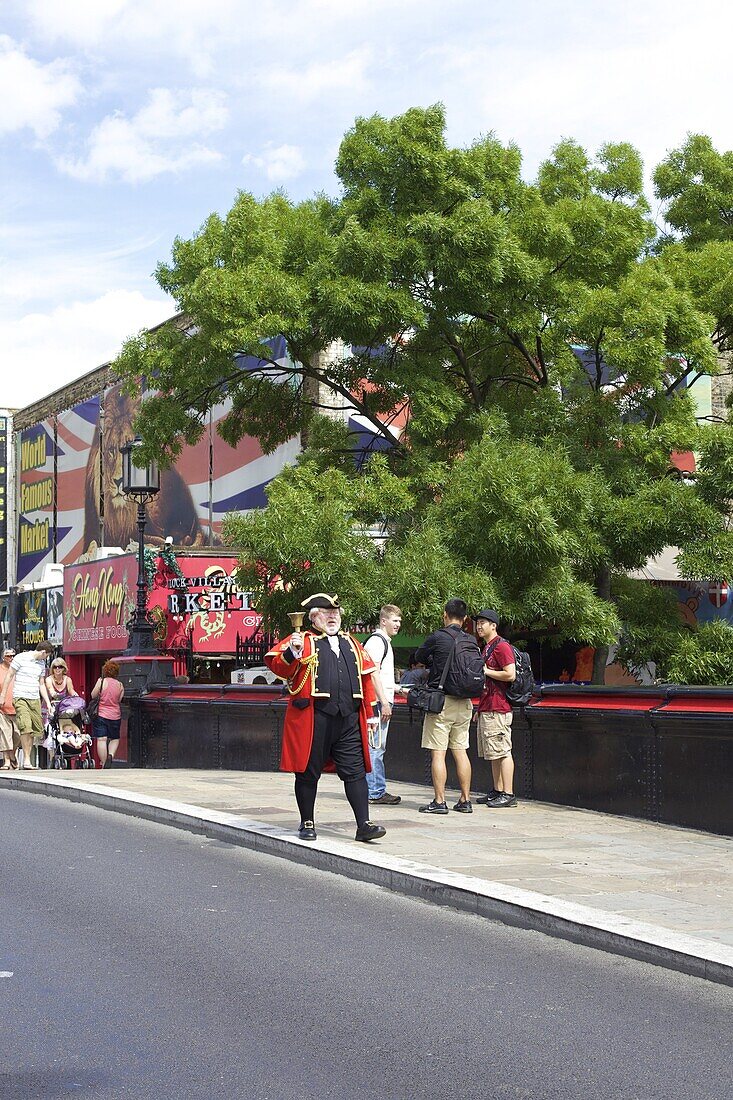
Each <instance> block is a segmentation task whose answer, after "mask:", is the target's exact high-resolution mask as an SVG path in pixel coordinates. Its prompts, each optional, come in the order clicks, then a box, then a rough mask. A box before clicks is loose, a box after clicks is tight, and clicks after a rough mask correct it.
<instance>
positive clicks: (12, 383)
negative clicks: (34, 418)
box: [0, 290, 174, 408]
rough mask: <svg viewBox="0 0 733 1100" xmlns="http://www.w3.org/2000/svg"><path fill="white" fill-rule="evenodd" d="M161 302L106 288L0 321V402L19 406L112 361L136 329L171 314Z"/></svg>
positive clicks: (168, 308) (138, 329) (136, 293)
mask: <svg viewBox="0 0 733 1100" xmlns="http://www.w3.org/2000/svg"><path fill="white" fill-rule="evenodd" d="M173 313H174V308H173V307H172V304H171V302H170V301H167V300H166V299H163V298H146V297H145V296H144V295H143V294H141V293H140V292H139V291H128V290H111V291H109V292H107V293H106V294H103V295H102V296H101V297H99V298H95V299H92V300H89V301H83V302H82V301H73V302H71V303H70V304H69V305H64V306H58V307H57V308H56V309H52V310H50V311H49V312H47V313H29V314H26V315H25V316H24V317H20V318H18V319H17V320H7V321H0V346H2V349H3V365H4V367H5V368H6V369H5V370H4V371H3V387H2V401H3V404H4V405H5V406H6V407H10V408H22V407H24V406H25V405H29V404H31V403H32V402H33V401H37V400H38V399H39V398H41V397H43V396H44V395H45V394H47V393H51V392H52V391H53V390H56V389H59V388H60V387H61V386H64V385H66V384H67V383H68V382H71V381H73V380H74V379H75V378H79V377H80V376H81V375H83V374H85V373H86V372H87V371H90V370H94V368H95V367H99V366H101V365H102V364H103V363H106V362H108V361H109V360H110V359H112V358H113V357H114V356H115V355H116V354H117V353H118V352H119V350H120V348H121V346H122V342H123V341H124V340H125V339H127V337H128V336H131V335H133V334H134V333H136V332H139V331H140V329H143V328H150V327H151V326H152V325H156V324H159V323H160V322H161V321H164V320H165V319H166V318H167V317H170V316H172V315H173Z"/></svg>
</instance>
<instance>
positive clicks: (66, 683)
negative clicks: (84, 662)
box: [45, 657, 76, 703]
mask: <svg viewBox="0 0 733 1100" xmlns="http://www.w3.org/2000/svg"><path fill="white" fill-rule="evenodd" d="M45 684H46V691H47V692H48V697H49V699H50V700H51V703H57V702H58V701H59V699H65V698H66V696H67V695H76V691H75V689H74V684H73V682H72V679H71V677H70V676H69V670H68V668H67V667H66V661H65V660H64V659H63V657H54V659H53V660H52V661H51V674H50V676H47V677H46V679H45Z"/></svg>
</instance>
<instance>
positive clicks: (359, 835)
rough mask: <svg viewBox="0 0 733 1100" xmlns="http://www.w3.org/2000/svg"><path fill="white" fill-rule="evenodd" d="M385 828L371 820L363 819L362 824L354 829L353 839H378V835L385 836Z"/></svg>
mask: <svg viewBox="0 0 733 1100" xmlns="http://www.w3.org/2000/svg"><path fill="white" fill-rule="evenodd" d="M386 835H387V830H386V829H384V828H383V827H382V826H381V825H375V824H374V822H373V821H365V822H364V824H363V825H360V826H359V828H358V829H357V830H356V837H355V838H354V839H355V840H365V841H368V840H379V839H380V837H383V836H386Z"/></svg>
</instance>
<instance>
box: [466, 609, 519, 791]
mask: <svg viewBox="0 0 733 1100" xmlns="http://www.w3.org/2000/svg"><path fill="white" fill-rule="evenodd" d="M473 620H474V622H475V623H476V633H477V634H478V636H479V638H480V639H481V641H482V642H483V643H484V649H483V658H484V674H485V676H486V682H485V686H484V690H483V693H482V695H481V698H480V700H479V705H478V754H479V756H481V757H483V759H484V760H488V761H490V763H491V775H492V782H493V788H492V790H490V791H489V792H488V794H485V795H481V796H480V797H479V798H477V799H476V801H477V802H481V803H484V804H485V805H487V806H488V807H489V809H496V810H502V809H507V808H510V807H512V806H516V805H517V799H516V796H515V794H514V758H513V757H512V717H513V715H512V705H511V703H510V702H509V700H508V699H507V697H506V685H507V684H510V683H512V681H513V680H514V678H515V676H516V672H517V669H516V662H515V659H514V650H513V649H512V647H511V646H510V645H509V642H507V641H505V639H504V638H502V637H501V636H500V635H499V630H498V626H499V616H498V615H497V613H496V612H495V611H492V610H491V609H490V608H486V609H485V610H484V611H479V613H478V615H474V616H473Z"/></svg>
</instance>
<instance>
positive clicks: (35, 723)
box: [13, 699, 44, 737]
mask: <svg viewBox="0 0 733 1100" xmlns="http://www.w3.org/2000/svg"><path fill="white" fill-rule="evenodd" d="M13 706H14V707H15V721H16V722H17V724H18V729H19V730H20V732H21V733H32V734H33V736H34V737H43V736H44V734H43V718H42V717H41V700H40V699H13Z"/></svg>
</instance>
